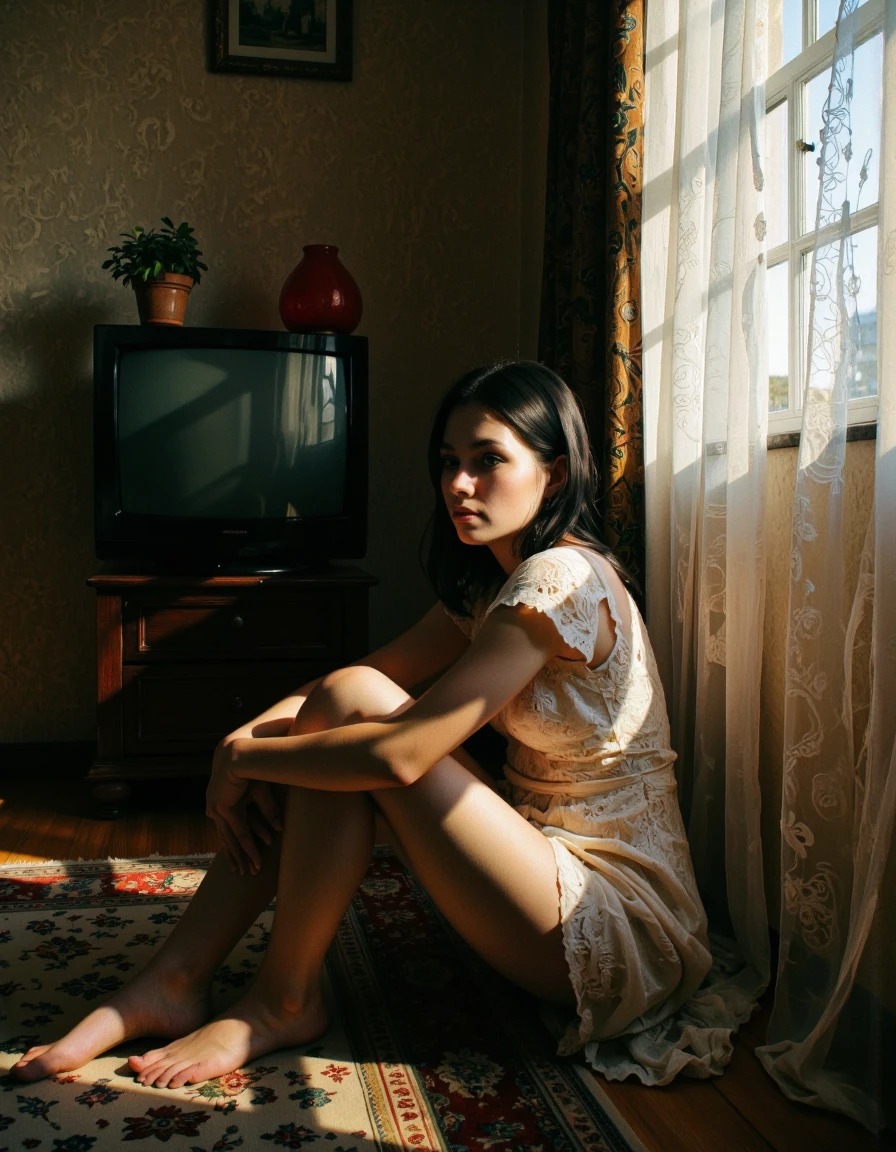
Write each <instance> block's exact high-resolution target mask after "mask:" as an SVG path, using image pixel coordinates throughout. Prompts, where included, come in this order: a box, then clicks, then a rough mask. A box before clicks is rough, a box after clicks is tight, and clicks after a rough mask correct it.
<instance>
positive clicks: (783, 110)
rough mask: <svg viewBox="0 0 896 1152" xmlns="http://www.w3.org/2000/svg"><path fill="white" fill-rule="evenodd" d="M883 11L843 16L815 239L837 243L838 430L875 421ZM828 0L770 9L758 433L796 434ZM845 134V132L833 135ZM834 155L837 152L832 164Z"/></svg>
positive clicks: (876, 5) (868, 6)
mask: <svg viewBox="0 0 896 1152" xmlns="http://www.w3.org/2000/svg"><path fill="white" fill-rule="evenodd" d="M883 4H884V0H864V3H860V5H859V6H858V8H857V9H856V10H855V12H854V13H853V15H852V17H851V18H852V19H853V20H855V21H856V30H855V50H854V53H853V59H852V64H851V66H850V67H848V68H847V71H846V73H845V76H846V83H847V84H849V85H851V99H850V101H849V109H850V117H849V125H848V127H849V129H850V130H851V136H849V135H848V134H847V137H846V138H847V139H848V140H849V147H850V151H849V153H848V156H849V159H848V164H847V165H846V167H845V169H844V170H845V172H846V180H845V184H844V186H842V187H838V188H837V190H836V197H835V199H836V200H837V202H839V203H842V205H843V206H842V208H841V209H840V210H839V212H838V218H837V219H836V220H833V219H832V220H829V221H828V222H826V223H825V224H824V226H823V228H822V229H821V231H820V234H819V240H820V242H821V243H822V244H824V242H825V241H826V240H830V242H831V243H832V244H835V245H836V244H839V240H840V234H841V230H842V222H843V218H844V215H845V216H846V219H847V222H848V236H849V242H848V244H847V245H846V246H845V252H844V258H845V261H846V263H847V265H848V273H847V274H846V275H845V276H844V281H845V282H846V285H847V296H846V306H847V311H848V313H849V316H850V327H851V334H852V336H853V337H854V338H855V340H856V343H857V346H858V349H859V351H858V357H857V361H856V364H855V370H854V372H853V375H852V378H851V379H850V381H849V382H848V385H847V389H848V396H849V423H850V424H864V423H868V422H870V421H873V420H875V419H876V418H877V223H878V187H879V173H880V142H881V112H882V108H881V102H882V88H883V30H882V27H883ZM838 7H839V4H838V2H837V0H771V3H770V5H769V24H770V35H769V78H768V82H767V84H766V113H767V118H766V145H765V153H766V154H765V195H766V244H767V250H768V273H767V279H766V294H767V305H768V309H767V311H768V362H769V367H768V370H769V391H768V402H769V432H770V433H779V432H798V431H799V429H800V426H801V423H802V411H801V408H800V395H799V393H800V391H801V389H800V382H802V381H803V380H804V378H805V370H806V367H805V360H806V344H807V333H808V324H809V278H810V274H811V266H812V251H813V248H814V245H815V217H816V210H817V204H818V194H819V177H820V169H819V166H818V160H819V157H820V154H821V138H820V133H821V128H822V118H821V113H822V109H823V107H824V103H825V100H826V99H827V94H828V85H829V82H830V75H831V66H832V64H833V59H834V28H835V25H836V21H837V10H838ZM844 131H845V129H844ZM844 156H846V153H844Z"/></svg>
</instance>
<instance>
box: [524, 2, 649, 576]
mask: <svg viewBox="0 0 896 1152" xmlns="http://www.w3.org/2000/svg"><path fill="white" fill-rule="evenodd" d="M549 41H550V68H551V111H550V126H549V140H548V174H547V189H546V210H545V252H544V278H543V291H542V311H541V332H540V341H539V356H540V358H541V359H542V360H543V362H544V363H546V364H549V365H550V366H551V367H552V368H554V369H555V371H557V372H558V373H559V374H560V375H561V376H562V377H563V378H564V379H565V380H566V381H567V383H568V384H569V385H570V387H571V388H572V389H573V391H574V392H575V393H576V395H577V396H578V397H579V399H580V401H581V403H582V406H583V409H584V411H585V417H586V420H587V423H588V427H589V431H590V434H591V441H592V445H593V448H594V453H595V458H596V461H597V464H598V467H599V469H600V475H601V488H600V495H601V508H602V511H603V515H604V532H605V538H606V541H607V543H608V544H609V545H610V546H611V547H612V548H613V549H614V550H615V551H616V553H617V555H618V556H619V557H620V559H621V560H622V561H623V563H624V564H626V565H627V566H628V567H629V569H630V570H631V571H632V572H633V573H634V574H635V576H636V577H637V578H638V579H639V580H643V571H644V527H643V493H644V461H643V446H642V428H641V288H640V273H639V265H640V223H641V153H642V146H643V75H644V69H643V53H644V45H643V0H613V2H612V3H609V4H607V3H606V2H605V0H567V2H564V3H555V4H551V6H550V8H549Z"/></svg>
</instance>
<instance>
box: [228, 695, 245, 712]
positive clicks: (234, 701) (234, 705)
mask: <svg viewBox="0 0 896 1152" xmlns="http://www.w3.org/2000/svg"><path fill="white" fill-rule="evenodd" d="M242 710H243V698H242V696H232V697H231V700H230V711H231V712H241V711H242Z"/></svg>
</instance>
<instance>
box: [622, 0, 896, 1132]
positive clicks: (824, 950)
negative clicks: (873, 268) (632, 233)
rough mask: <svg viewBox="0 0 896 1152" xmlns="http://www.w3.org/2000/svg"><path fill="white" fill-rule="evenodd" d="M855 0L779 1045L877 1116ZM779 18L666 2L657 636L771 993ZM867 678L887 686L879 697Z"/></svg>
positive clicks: (680, 745)
mask: <svg viewBox="0 0 896 1152" xmlns="http://www.w3.org/2000/svg"><path fill="white" fill-rule="evenodd" d="M857 6H858V0H842V3H841V5H840V12H839V15H838V22H837V33H836V35H837V47H836V50H835V59H834V65H833V69H832V71H831V84H830V90H829V94H828V99H827V103H826V105H825V108H824V113H823V117H822V121H823V123H822V124H820V125H817V126H809V127H808V129H807V130H806V132H805V133H804V134H805V135H806V136H807V137H808V136H812V138H815V139H817V138H819V137H818V136H816V133H818V132H819V130H820V139H821V143H822V149H821V154H820V156H819V161H820V182H819V199H818V209H817V217H816V231H815V242H814V252H813V253H812V263H811V275H810V294H809V302H810V308H809V318H808V346H807V349H806V352H807V354H806V365H807V367H806V376H805V379H804V381H802V397H803V402H802V405H801V406H802V410H803V428H802V433H801V441H800V451H799V462H798V476H797V482H796V490H795V493H794V506H793V533H792V541H793V542H792V549H791V587H790V610H789V621H788V638H787V673H786V700H785V752H784V763H783V766H782V768H783V803H782V813H781V817H782V819H781V824H782V833H783V843H782V893H781V905H782V912H781V955H780V963H779V971H778V979H777V983H776V987H775V1002H774V1011H773V1015H772V1020H771V1023H770V1027H769V1037H768V1040H769V1042H768V1044H767V1045H766V1046H765V1047H764V1048H762V1049H759V1050H758V1054H759V1055H760V1058H761V1059H762V1060H763V1063H764V1065H765V1067H766V1068H767V1070H768V1071H769V1072H770V1073H771V1074H772V1075H773V1076H774V1078H775V1079H776V1081H777V1082H778V1084H779V1085H780V1086H781V1088H782V1090H783V1091H784V1092H785V1093H786V1094H787V1095H788V1096H790V1097H792V1098H794V1099H799V1100H802V1101H804V1102H806V1103H811V1104H815V1105H818V1106H821V1107H827V1108H834V1109H838V1110H840V1111H842V1112H845V1113H847V1114H848V1115H850V1116H852V1117H854V1118H855V1119H857V1120H859V1121H860V1122H861V1123H863V1124H865V1125H866V1126H867V1127H870V1128H872V1129H877V1128H879V1127H880V1125H881V1124H882V1123H883V1122H884V1121H885V1120H886V1119H887V1117H886V1114H885V1109H886V1108H887V1107H889V1108H892V1103H891V1102H890V1101H889V1099H888V1096H889V1095H891V1094H890V1093H888V1092H887V1091H886V1089H885V1080H886V1073H885V1072H884V1069H885V1068H887V1067H888V1066H889V1067H890V1070H891V1074H890V1079H891V1080H892V1068H893V1067H894V1064H893V1063H892V1062H893V1061H894V1060H896V1051H894V1029H893V1027H892V1023H890V1024H889V1025H888V1024H887V1020H888V1015H887V1013H888V1011H889V1012H890V1013H892V1007H890V1008H889V1009H888V1008H887V1002H888V997H889V1003H890V1005H892V995H891V994H890V993H889V992H888V988H887V984H886V982H885V980H884V976H883V968H882V964H881V957H882V948H881V947H880V945H881V939H882V936H881V930H882V923H883V920H882V907H881V895H882V893H881V883H882V877H883V873H884V868H885V866H886V862H887V858H888V855H889V854H890V853H891V852H892V840H893V821H894V807H896V765H894V735H896V708H894V706H893V701H894V700H896V597H894V595H893V592H894V587H896V586H894V573H896V515H894V509H896V374H894V372H893V370H892V367H891V365H892V361H893V356H894V351H893V341H894V333H896V291H894V288H896V207H894V192H896V123H894V119H896V93H894V92H893V90H892V86H893V83H894V77H896V38H894V23H896V4H892V3H886V4H884V5H883V8H884V11H885V17H884V19H885V28H884V77H885V90H884V97H883V108H884V121H883V141H882V149H881V158H882V159H881V184H880V187H881V195H880V217H879V220H880V224H879V233H878V234H879V253H878V279H879V283H878V291H877V307H878V332H879V345H878V364H879V372H878V378H879V387H880V399H879V419H878V429H877V445H876V472H875V504H874V508H875V511H874V515H873V517H872V524H871V526H870V528H869V533H868V537H867V541H866V545H865V550H864V555H863V557H862V565H861V571H860V575H859V580H858V585H857V587H856V588H855V589H853V588H844V586H843V585H844V575H843V563H842V539H841V525H842V515H843V506H842V501H843V484H842V479H843V464H844V459H845V430H846V414H847V410H846V398H847V391H848V385H849V381H850V374H851V372H852V371H853V370H854V368H855V364H856V347H855V330H856V326H855V324H854V323H851V320H853V319H854V316H853V313H854V312H855V299H854V298H855V295H856V293H857V291H858V287H859V285H858V277H857V276H856V273H855V268H854V262H853V259H852V243H853V242H852V240H851V239H850V213H851V211H855V205H853V206H852V208H850V205H849V204H848V203H844V184H845V180H846V174H847V171H848V168H849V165H850V164H852V165H853V168H854V170H855V168H856V167H857V166H862V165H864V164H865V163H867V158H865V157H863V156H853V155H852V147H851V138H850V103H851V99H852V91H853V86H852V77H851V70H852V68H853V41H854V31H855V21H854V13H855V10H856V8H857ZM767 25H768V13H767V10H766V6H765V3H764V0H723V2H722V3H718V2H717V3H716V4H715V5H712V4H711V3H710V0H680V2H679V3H678V4H675V5H659V4H658V5H652V6H651V8H650V10H649V12H648V27H647V76H646V107H647V110H646V114H645V119H646V132H647V142H646V148H645V181H644V221H645V223H644V252H643V265H642V267H643V284H644V302H643V303H644V331H645V363H644V369H645V383H646V388H645V392H644V405H645V457H646V467H647V475H648V485H647V490H646V498H647V504H648V509H647V529H648V569H647V571H648V601H649V603H650V606H651V636H652V639H653V643H654V647H655V649H656V650H657V655H658V659H659V661H660V665H661V667H662V668H663V670H664V677H665V681H666V686H667V693H668V697H669V702H670V709H671V713H672V721H673V741H674V742H675V744H676V747H677V749H678V751H679V753H680V755H681V785H682V798H683V802H684V807H685V810H686V812H687V814H688V835H689V841H690V845H691V851H692V854H693V857H694V861H695V867H696V870H697V875H698V881H699V882H700V884H701V890H702V892H703V894H704V896H705V897H706V898H707V903H708V905H709V907H710V909H711V910H712V914H713V915H714V916H715V919H716V924H717V925H718V924H719V923H720V920H719V913H720V911H722V910H723V909H724V908H725V907H727V909H728V911H729V914H730V923H731V930H732V933H733V935H734V938H735V939H736V942H737V953H738V955H739V957H740V959H739V961H738V963H739V965H740V969H739V972H738V974H737V976H736V977H735V982H736V984H737V987H738V989H739V991H740V993H741V994H742V996H743V1007H744V1008H745V1009H746V1011H747V1012H748V1011H749V1001H750V999H751V998H752V997H754V996H755V994H756V993H758V992H759V991H761V988H762V986H763V984H764V982H765V979H766V978H767V973H768V927H767V922H766V910H765V901H764V894H763V888H762V866H761V860H762V852H761V841H760V826H759V811H760V795H759V789H758V781H757V766H758V743H757V741H758V729H759V708H758V700H759V696H758V690H759V676H760V669H761V657H762V651H761V645H762V619H763V606H764V567H765V548H764V539H763V523H764V513H765V487H764V477H765V446H766V426H765V425H766V416H765V407H766V400H767V389H768V372H767V367H766V336H765V319H764V299H765V291H764V285H763V280H764V271H765V265H764V237H765V214H764V208H763V187H764V182H765V177H764V174H763V172H762V167H761V158H762V157H763V156H764V155H765V147H764V118H765V114H764V109H765V92H764V79H765V75H766V72H765V41H766V38H767V33H768V27H767ZM887 82H889V84H890V86H891V89H890V91H889V93H888V92H887V90H886V85H887ZM863 180H864V175H862V174H861V173H860V176H859V182H861V181H863ZM860 664H864V675H861V676H860V675H858V673H859V672H860V670H861V669H860ZM859 681H864V682H865V684H868V683H869V682H870V685H871V687H870V698H869V697H867V696H866V698H865V699H864V700H863V699H860V698H859V697H860V688H858V687H857V686H856V685H857V684H858V683H859ZM864 691H865V692H866V693H867V691H868V689H867V687H866V688H865V689H864ZM722 861H724V869H723V868H721V867H720V866H719V865H720V864H721V863H722ZM858 973H861V981H860V982H857V980H856V977H857V974H858ZM889 1019H890V1020H892V1015H890V1016H889ZM888 1061H890V1062H891V1063H890V1064H889V1065H888V1063H887V1062H888ZM891 1119H892V1118H891Z"/></svg>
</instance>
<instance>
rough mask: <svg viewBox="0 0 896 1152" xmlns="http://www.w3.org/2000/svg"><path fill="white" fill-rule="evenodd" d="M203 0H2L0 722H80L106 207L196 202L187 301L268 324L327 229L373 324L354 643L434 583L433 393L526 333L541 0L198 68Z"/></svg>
mask: <svg viewBox="0 0 896 1152" xmlns="http://www.w3.org/2000/svg"><path fill="white" fill-rule="evenodd" d="M206 8H207V5H206V3H205V0H153V3H152V4H150V5H143V6H140V5H134V4H133V3H131V2H130V0H107V2H106V3H105V4H102V5H99V4H96V3H88V2H86V0H68V2H67V3H58V2H51V0H32V2H31V3H28V4H23V3H18V2H15V0H0V41H2V43H3V45H4V68H3V71H2V75H0V189H2V202H3V213H2V216H0V325H2V327H0V469H2V472H0V478H2V484H0V570H2V573H3V580H2V586H0V741H3V740H7V741H9V740H12V741H15V740H73V739H85V738H89V737H90V736H91V735H92V732H93V724H94V703H93V693H94V672H93V664H94V637H93V599H92V593H91V592H89V590H88V589H87V588H85V586H84V580H85V578H86V577H87V576H88V575H90V573H91V571H92V570H93V569H94V566H95V561H94V559H93V543H92V541H93V536H92V532H93V528H92V472H91V469H92V428H91V388H92V383H91V370H92V369H91V340H92V328H93V325H94V324H96V323H135V322H136V310H135V306H134V302H133V298H132V294H131V292H130V289H122V288H121V287H120V285H119V284H116V283H114V282H113V281H112V280H111V279H109V278H108V276H107V274H106V273H104V272H102V271H101V269H100V265H101V263H102V261H103V259H104V258H105V249H106V248H107V247H108V246H109V245H110V244H111V243H113V242H114V240H115V238H116V236H117V234H118V233H119V232H120V231H121V230H123V229H124V228H126V227H130V226H131V225H132V224H134V223H142V224H144V226H147V227H148V226H150V225H153V224H158V220H159V217H160V216H162V215H170V216H172V217H174V218H175V220H179V219H188V220H189V221H190V222H191V223H192V224H193V225H194V227H195V228H196V232H197V236H198V238H199V240H200V243H201V246H202V248H203V251H204V253H205V256H206V262H207V263H208V265H209V272H208V273H206V274H204V276H203V281H202V284H201V285H200V286H199V287H198V288H197V289H195V291H194V294H193V297H192V299H191V301H190V308H189V312H188V323H191V324H194V325H222V326H234V327H254V328H279V327H280V322H279V317H278V315H277V297H278V294H279V289H280V286H281V284H282V282H283V280H284V279H285V278H286V275H287V274H288V272H289V271H290V270H291V268H292V267H293V266H294V265H295V263H296V262H297V260H298V259H299V258H300V256H301V248H302V245H303V244H307V243H315V242H317V243H320V242H329V243H335V244H338V245H339V246H340V249H341V253H342V257H343V259H344V261H345V263H346V265H347V267H348V268H349V269H350V270H351V271H352V273H353V274H354V276H355V278H356V279H357V281H358V283H359V284H360V286H361V290H362V293H363V295H364V302H365V311H364V318H363V320H362V323H361V326H360V328H359V330H358V332H359V334H361V335H366V336H367V337H368V338H369V339H370V357H371V501H370V508H371V523H370V547H369V552H368V555H367V558H366V560H364V561H363V563H364V565H365V566H366V567H367V568H368V569H369V570H370V571H372V572H373V573H374V574H376V575H377V576H379V577H380V579H381V581H382V583H381V585H380V587H379V588H378V589H376V590H375V591H374V593H373V595H372V599H371V606H372V636H371V639H372V641H373V643H374V644H379V643H382V642H383V641H384V640H385V639H387V638H388V637H389V636H391V635H393V634H394V633H395V632H396V631H398V630H400V629H401V628H403V627H405V626H407V625H408V624H409V623H411V622H412V621H413V619H414V618H416V616H417V615H419V614H420V613H422V612H423V611H425V609H426V608H427V607H428V605H429V603H430V602H431V596H430V594H429V592H428V590H427V588H426V584H425V580H424V578H423V576H422V574H421V573H420V571H419V567H418V563H417V559H416V556H417V544H418V540H419V537H420V533H421V531H422V528H423V525H424V523H425V520H426V517H427V514H428V507H429V504H430V498H429V496H428V495H427V489H428V481H427V479H426V472H425V466H424V458H423V449H424V443H425V433H426V430H427V426H428V423H429V420H430V417H431V414H432V412H433V410H434V407H435V403H436V401H437V398H438V396H439V394H440V393H441V391H442V390H443V389H444V387H445V386H446V385H447V384H448V383H449V382H450V380H451V379H452V378H453V377H454V376H456V375H457V374H458V373H459V372H460V371H461V370H463V369H464V368H465V367H469V366H470V365H471V364H473V363H477V362H480V361H483V360H487V359H490V358H494V357H500V356H512V355H514V354H516V353H517V351H518V350H519V349H520V348H522V350H523V351H524V352H525V353H527V354H532V353H533V352H534V341H535V333H534V331H532V319H531V318H532V317H534V316H536V315H537V301H534V302H533V299H532V296H533V294H534V293H537V290H538V285H537V275H536V272H535V269H536V267H537V258H536V257H535V256H534V255H533V254H534V253H535V252H536V250H537V251H540V248H539V247H538V246H539V245H540V233H541V220H540V216H539V196H540V184H539V173H540V172H541V171H543V161H542V153H543V139H542V136H543V133H544V116H543V114H542V112H541V109H542V108H543V106H544V104H545V102H546V100H547V65H546V58H545V50H544V44H543V33H542V29H543V26H544V25H543V13H544V0H530V2H529V3H527V4H524V5H521V4H520V3H519V2H518V0H490V2H489V3H488V4H486V5H483V4H481V3H479V2H478V0H452V3H451V4H450V5H446V4H443V3H440V2H439V0H420V2H418V3H415V4H408V3H406V2H404V0H363V2H362V3H357V4H356V5H355V78H354V80H353V81H352V82H351V83H348V84H333V83H324V82H313V81H307V80H293V79H272V78H268V77H253V76H246V77H242V76H237V75H228V74H223V75H222V74H212V73H209V72H208V71H207V68H206V19H207V17H206ZM527 37H528V38H529V40H528V43H527ZM540 134H541V135H540ZM521 318H522V322H521ZM521 328H522V332H521Z"/></svg>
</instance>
